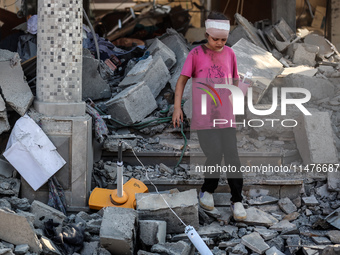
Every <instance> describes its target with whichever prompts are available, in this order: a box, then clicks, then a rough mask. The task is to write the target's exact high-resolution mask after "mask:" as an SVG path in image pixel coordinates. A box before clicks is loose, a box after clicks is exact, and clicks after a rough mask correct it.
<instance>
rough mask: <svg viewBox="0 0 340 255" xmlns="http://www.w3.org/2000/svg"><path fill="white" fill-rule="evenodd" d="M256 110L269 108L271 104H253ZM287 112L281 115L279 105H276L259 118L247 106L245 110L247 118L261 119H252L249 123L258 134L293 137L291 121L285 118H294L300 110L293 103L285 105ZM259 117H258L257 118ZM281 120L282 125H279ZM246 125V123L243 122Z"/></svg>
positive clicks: (298, 114)
mask: <svg viewBox="0 0 340 255" xmlns="http://www.w3.org/2000/svg"><path fill="white" fill-rule="evenodd" d="M255 107H256V109H258V110H269V109H270V108H271V107H272V105H271V104H258V105H256V106H255ZM286 109H287V114H286V115H281V106H280V105H278V107H277V108H276V110H275V111H274V112H273V113H271V114H269V115H266V116H265V117H264V118H261V117H260V116H259V115H256V114H254V113H252V112H251V111H250V110H249V109H248V108H247V111H246V117H247V120H257V119H260V120H261V119H262V121H263V125H262V122H259V121H256V122H255V121H254V123H252V122H251V123H250V124H251V125H254V127H253V128H252V129H253V130H254V131H255V132H256V133H257V135H258V136H266V137H273V138H274V137H275V138H293V137H294V133H293V127H289V126H290V125H293V124H291V122H289V121H287V122H285V120H286V119H293V120H295V119H296V118H298V117H299V116H300V114H301V111H300V110H299V109H298V108H297V107H296V106H294V105H287V108H286ZM259 117H260V118H259ZM282 121H284V125H285V126H283V125H281V123H282ZM245 125H247V123H246V124H245Z"/></svg>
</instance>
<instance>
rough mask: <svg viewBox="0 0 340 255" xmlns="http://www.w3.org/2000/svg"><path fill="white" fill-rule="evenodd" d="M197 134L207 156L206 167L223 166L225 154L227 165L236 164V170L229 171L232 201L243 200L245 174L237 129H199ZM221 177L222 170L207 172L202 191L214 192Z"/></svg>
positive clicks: (228, 178)
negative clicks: (243, 173)
mask: <svg viewBox="0 0 340 255" xmlns="http://www.w3.org/2000/svg"><path fill="white" fill-rule="evenodd" d="M197 135H198V140H199V143H200V146H201V148H202V150H203V153H204V155H205V156H206V157H207V160H206V162H205V166H206V168H207V167H208V166H217V165H219V166H221V162H222V156H224V163H225V166H226V167H228V166H234V167H233V169H234V170H235V169H236V172H231V171H229V172H227V180H228V184H229V187H230V190H231V201H232V202H241V201H242V194H241V193H242V187H243V176H242V172H240V166H241V162H240V159H239V156H238V151H237V140H236V129H235V128H223V129H207V130H198V131H197ZM225 169H227V168H225ZM219 178H220V171H216V172H214V173H210V172H205V178H204V183H203V186H202V188H201V191H202V192H205V191H208V192H210V193H213V192H214V191H215V189H216V188H217V186H218V181H219Z"/></svg>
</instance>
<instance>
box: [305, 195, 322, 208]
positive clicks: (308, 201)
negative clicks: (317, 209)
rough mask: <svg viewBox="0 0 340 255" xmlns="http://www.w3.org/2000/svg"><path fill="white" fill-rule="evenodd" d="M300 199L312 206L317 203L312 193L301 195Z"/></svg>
mask: <svg viewBox="0 0 340 255" xmlns="http://www.w3.org/2000/svg"><path fill="white" fill-rule="evenodd" d="M302 201H303V202H304V204H305V205H307V206H314V205H319V204H320V203H319V201H318V200H317V199H316V197H315V196H314V195H312V196H310V197H303V198H302Z"/></svg>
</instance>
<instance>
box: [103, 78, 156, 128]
mask: <svg viewBox="0 0 340 255" xmlns="http://www.w3.org/2000/svg"><path fill="white" fill-rule="evenodd" d="M105 105H106V106H107V108H108V114H110V115H111V117H112V118H113V119H116V120H118V121H120V122H123V123H124V124H132V123H135V122H137V121H141V120H143V119H144V118H145V117H146V116H147V115H148V114H150V113H151V112H152V111H154V110H155V109H157V102H156V100H155V98H154V96H153V95H152V93H151V91H150V88H149V87H148V86H147V85H146V84H145V82H144V81H142V82H139V83H137V84H136V85H133V86H131V87H128V88H126V89H124V90H123V91H122V92H120V93H119V94H118V95H116V96H115V97H114V98H112V99H110V100H109V101H107V102H105Z"/></svg>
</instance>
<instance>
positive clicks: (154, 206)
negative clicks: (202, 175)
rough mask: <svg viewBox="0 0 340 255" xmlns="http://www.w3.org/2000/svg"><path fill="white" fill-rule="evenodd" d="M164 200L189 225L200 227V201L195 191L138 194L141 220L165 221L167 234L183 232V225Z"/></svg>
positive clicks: (138, 208) (137, 199) (137, 200)
mask: <svg viewBox="0 0 340 255" xmlns="http://www.w3.org/2000/svg"><path fill="white" fill-rule="evenodd" d="M163 198H164V199H165V201H167V203H168V204H169V206H170V207H171V208H172V209H173V210H174V211H175V212H176V213H177V214H178V216H179V217H180V218H181V219H182V220H183V221H184V222H185V223H186V224H187V225H191V226H193V227H194V228H196V227H198V199H197V191H196V190H195V189H191V190H187V191H184V192H179V193H174V194H162V195H158V194H150V193H139V194H136V202H137V211H138V217H139V219H140V220H165V221H166V222H167V233H170V234H171V233H181V232H183V230H184V228H183V224H182V223H181V222H180V221H179V220H178V218H177V217H176V216H175V215H174V214H173V213H172V211H171V210H170V209H169V207H168V205H166V203H165V202H164V200H163Z"/></svg>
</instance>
